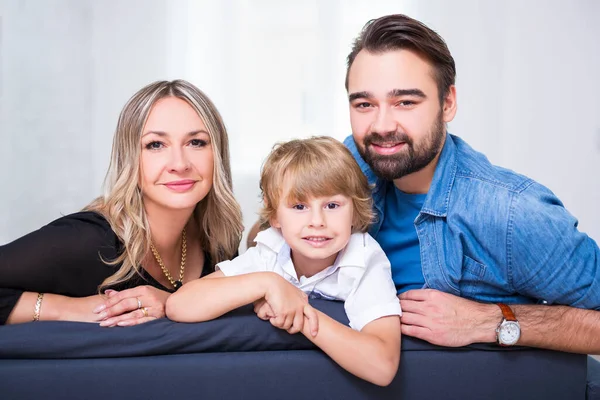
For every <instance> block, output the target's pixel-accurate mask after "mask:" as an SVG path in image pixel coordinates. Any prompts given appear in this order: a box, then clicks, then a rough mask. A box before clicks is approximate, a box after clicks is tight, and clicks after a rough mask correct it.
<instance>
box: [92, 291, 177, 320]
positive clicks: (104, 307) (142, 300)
mask: <svg viewBox="0 0 600 400" xmlns="http://www.w3.org/2000/svg"><path fill="white" fill-rule="evenodd" d="M104 293H105V294H106V295H107V296H108V299H107V300H106V301H105V302H104V304H101V305H100V306H98V307H96V308H95V309H94V313H96V314H98V316H99V320H100V321H101V322H100V326H108V327H112V326H131V325H137V324H142V323H144V322H148V321H152V320H154V319H157V318H163V317H164V316H165V304H166V303H167V299H168V298H169V296H170V295H171V293H169V292H165V291H163V290H160V289H157V288H155V287H153V286H148V285H145V286H138V287H135V288H132V289H126V290H123V291H120V292H117V291H116V290H111V289H109V290H107V291H106V292H104Z"/></svg>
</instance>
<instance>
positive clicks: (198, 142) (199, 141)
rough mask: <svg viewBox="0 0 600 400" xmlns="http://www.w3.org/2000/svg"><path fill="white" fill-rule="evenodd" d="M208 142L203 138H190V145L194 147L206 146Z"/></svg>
mask: <svg viewBox="0 0 600 400" xmlns="http://www.w3.org/2000/svg"><path fill="white" fill-rule="evenodd" d="M207 144H208V142H207V141H206V140H202V139H192V140H190V145H191V146H192V147H204V146H206V145H207Z"/></svg>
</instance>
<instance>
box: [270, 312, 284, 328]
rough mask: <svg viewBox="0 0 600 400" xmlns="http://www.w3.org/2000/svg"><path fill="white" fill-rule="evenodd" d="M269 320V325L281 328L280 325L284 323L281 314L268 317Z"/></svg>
mask: <svg viewBox="0 0 600 400" xmlns="http://www.w3.org/2000/svg"><path fill="white" fill-rule="evenodd" d="M269 322H271V325H273V326H274V327H275V328H279V329H281V327H282V326H283V324H284V323H285V318H284V317H283V316H281V315H278V316H276V317H272V318H271V319H269Z"/></svg>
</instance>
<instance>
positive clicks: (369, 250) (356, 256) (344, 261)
mask: <svg viewBox="0 0 600 400" xmlns="http://www.w3.org/2000/svg"><path fill="white" fill-rule="evenodd" d="M380 263H387V264H389V260H388V258H387V256H386V255H385V253H384V251H383V249H382V248H381V246H380V245H379V243H377V241H376V240H375V239H374V238H373V236H371V235H370V234H369V233H367V232H359V233H353V234H352V235H350V239H349V240H348V244H347V245H346V247H345V248H344V250H343V253H342V255H341V257H340V262H339V265H340V266H349V265H351V266H355V267H363V268H368V267H370V266H372V265H374V264H380Z"/></svg>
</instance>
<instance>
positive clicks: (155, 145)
mask: <svg viewBox="0 0 600 400" xmlns="http://www.w3.org/2000/svg"><path fill="white" fill-rule="evenodd" d="M162 147H163V144H162V143H161V142H157V141H154V142H150V143H148V144H147V145H146V149H148V150H158V149H161V148H162Z"/></svg>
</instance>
